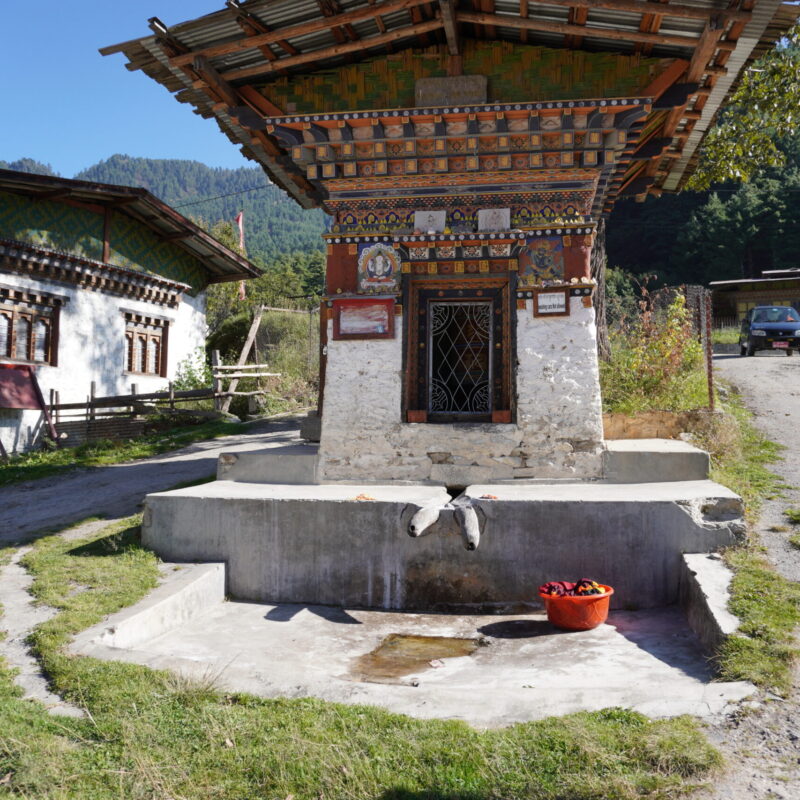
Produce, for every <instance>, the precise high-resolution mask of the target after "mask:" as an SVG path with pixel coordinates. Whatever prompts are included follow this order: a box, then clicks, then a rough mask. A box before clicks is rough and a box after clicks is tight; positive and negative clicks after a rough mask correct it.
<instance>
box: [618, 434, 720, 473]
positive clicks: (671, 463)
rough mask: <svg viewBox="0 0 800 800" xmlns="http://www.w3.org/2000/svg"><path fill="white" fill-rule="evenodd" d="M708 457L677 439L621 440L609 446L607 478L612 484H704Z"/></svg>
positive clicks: (708, 464) (703, 452)
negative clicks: (661, 482) (662, 482)
mask: <svg viewBox="0 0 800 800" xmlns="http://www.w3.org/2000/svg"><path fill="white" fill-rule="evenodd" d="M710 466H711V463H710V460H709V457H708V453H706V452H705V450H700V449H698V448H697V447H692V445H690V444H688V443H687V442H682V441H680V440H676V439H617V440H609V441H607V442H606V451H605V453H604V454H603V474H604V476H605V479H606V480H607V481H609V482H611V483H656V482H659V481H704V480H705V479H706V478H708V471H709V468H710Z"/></svg>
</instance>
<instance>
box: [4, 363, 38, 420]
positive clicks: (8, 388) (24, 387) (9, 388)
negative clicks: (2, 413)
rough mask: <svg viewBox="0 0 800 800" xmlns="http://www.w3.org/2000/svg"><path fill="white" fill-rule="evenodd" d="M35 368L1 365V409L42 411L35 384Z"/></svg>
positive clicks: (19, 365) (20, 365)
mask: <svg viewBox="0 0 800 800" xmlns="http://www.w3.org/2000/svg"><path fill="white" fill-rule="evenodd" d="M35 380H36V379H35V378H34V372H33V367H26V366H24V365H22V364H0V408H29V409H36V410H39V411H41V410H42V405H41V403H40V402H39V393H38V392H37V391H36V386H35V384H34V381H35Z"/></svg>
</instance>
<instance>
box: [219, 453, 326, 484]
mask: <svg viewBox="0 0 800 800" xmlns="http://www.w3.org/2000/svg"><path fill="white" fill-rule="evenodd" d="M318 450H319V447H318V446H317V445H313V444H292V445H286V446H284V447H270V448H265V449H264V450H251V451H248V452H245V453H222V454H221V455H220V457H219V463H218V464H217V479H218V480H221V481H243V482H246V483H283V484H287V483H288V484H300V483H309V484H313V483H316V482H317V453H318Z"/></svg>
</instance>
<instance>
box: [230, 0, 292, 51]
mask: <svg viewBox="0 0 800 800" xmlns="http://www.w3.org/2000/svg"><path fill="white" fill-rule="evenodd" d="M225 5H226V6H227V7H228V8H229V9H230V10H231V11H232V12H233V14H234V17H235V19H236V22H237V23H238V25H239V27H240V28H241V29H242V31H243V32H244V35H245V36H248V37H253V36H258V35H259V34H262V33H269V32H270V28H269V27H268V26H267V25H265V24H264V23H263V22H261V20H259V19H258V18H256V17H255V16H254V15H253V14H251V13H250V12H248V11H244V10H243V9H242V8H241V6H240V0H225ZM276 44H278V45H279V46H280V47H281V48H283V50H284V51H285V52H286V53H288V54H289V55H290V56H293V55H297V53H298V52H299V50H298V49H297V48H296V47H295V46H294V45H292V44H290V43H289V42H287V41H286V39H278V40H277V42H276ZM258 49H259V51H260V52H261V54H262V55H263V56H264V57H265V58H267V59H269V60H270V61H275V60H276V59H277V58H278V56H277V54H276V53H275V51H274V50H273V49H272V47H271V45H268V44H264V45H259V47H258Z"/></svg>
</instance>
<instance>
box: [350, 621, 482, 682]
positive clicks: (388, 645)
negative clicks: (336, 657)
mask: <svg viewBox="0 0 800 800" xmlns="http://www.w3.org/2000/svg"><path fill="white" fill-rule="evenodd" d="M478 645H479V641H478V640H477V639H461V638H456V637H452V636H416V635H413V634H403V633H390V634H389V635H388V636H387V637H386V638H384V640H383V641H382V642H381V643H380V644H379V645H378V646H377V647H376V648H375V649H374V650H372V651H371V652H369V653H367V654H366V655H363V656H360V657H359V658H357V659H356V660H355V662H354V664H353V670H352V676H353V677H354V678H356V679H357V680H361V681H368V682H370V683H394V682H396V681H397V679H398V678H401V677H403V676H406V675H411V674H413V673H415V672H421V671H422V670H427V669H437V668H440V667H443V666H444V662H443V661H442V659H445V658H461V657H463V656H469V655H472V654H473V653H474V652H475V650H477V648H478Z"/></svg>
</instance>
